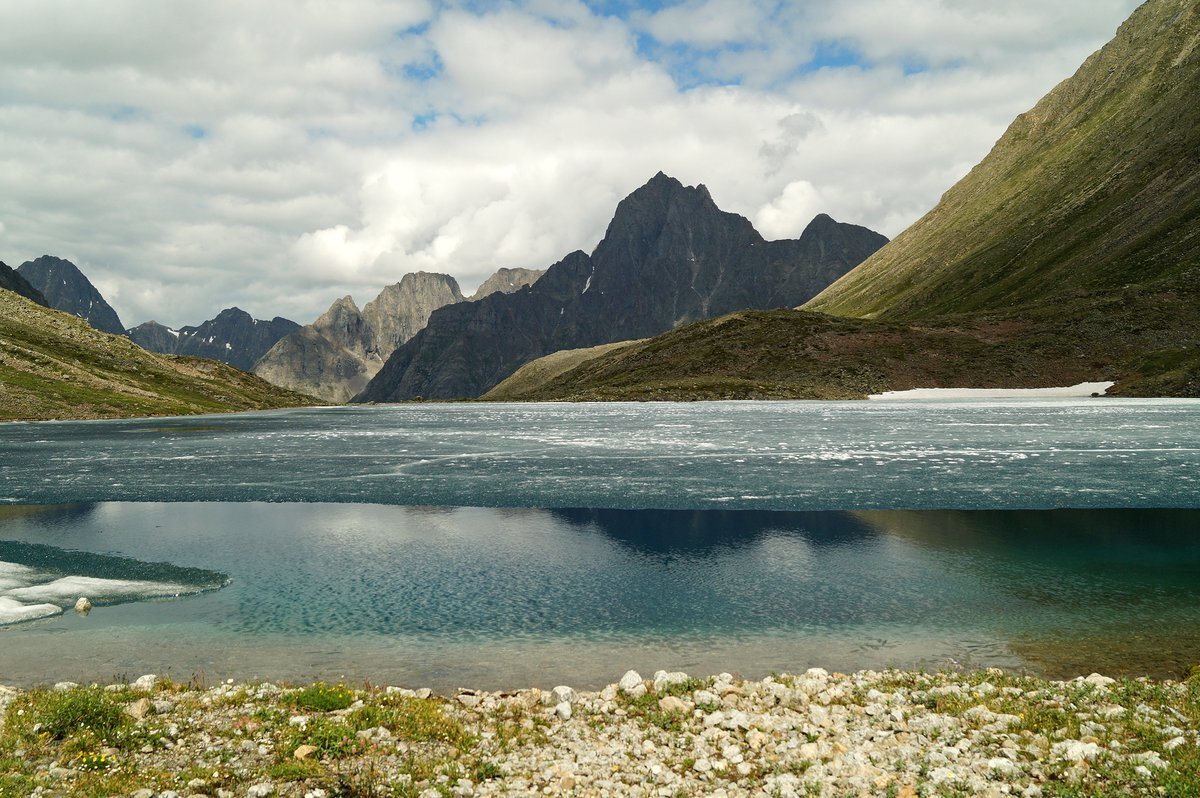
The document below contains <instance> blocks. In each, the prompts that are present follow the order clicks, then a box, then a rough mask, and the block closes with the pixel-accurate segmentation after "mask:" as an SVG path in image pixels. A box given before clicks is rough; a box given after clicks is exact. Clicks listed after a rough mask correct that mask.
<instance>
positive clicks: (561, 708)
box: [554, 701, 571, 720]
mask: <svg viewBox="0 0 1200 798" xmlns="http://www.w3.org/2000/svg"><path fill="white" fill-rule="evenodd" d="M554 714H555V715H558V717H560V718H562V719H563V720H570V719H571V704H570V702H567V701H563V702H562V703H560V704H559V705H558V706H556V707H555V708H554Z"/></svg>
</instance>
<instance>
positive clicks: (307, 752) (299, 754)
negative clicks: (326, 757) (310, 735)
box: [292, 745, 317, 760]
mask: <svg viewBox="0 0 1200 798" xmlns="http://www.w3.org/2000/svg"><path fill="white" fill-rule="evenodd" d="M316 752H317V747H316V746H315V745H301V746H298V747H297V748H296V750H295V751H293V752H292V756H293V757H295V758H296V759H300V760H304V759H308V758H309V757H310V756H312V755H313V754H315V753H316Z"/></svg>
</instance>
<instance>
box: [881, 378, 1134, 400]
mask: <svg viewBox="0 0 1200 798" xmlns="http://www.w3.org/2000/svg"><path fill="white" fill-rule="evenodd" d="M1114 385H1116V383H1115V382H1081V383H1079V384H1078V385H1070V386H1066V387H1062V388H913V389H912V390H908V391H885V392H884V393H873V394H871V395H870V396H868V397H867V398H868V399H877V400H889V399H1046V398H1057V399H1075V398H1081V397H1089V396H1091V395H1092V394H1094V393H1095V394H1100V395H1101V396H1103V395H1104V393H1105V392H1106V391H1108V389H1109V388H1111V387H1113V386H1114Z"/></svg>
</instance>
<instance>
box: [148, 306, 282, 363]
mask: <svg viewBox="0 0 1200 798" xmlns="http://www.w3.org/2000/svg"><path fill="white" fill-rule="evenodd" d="M299 329H300V325H299V324H297V323H296V322H294V321H291V320H290V319H285V318H283V317H281V316H276V317H275V318H273V319H271V320H270V321H264V320H262V319H256V318H253V317H252V316H251V315H250V314H249V313H247V312H246V311H244V310H242V309H240V308H227V309H225V310H222V311H221V312H220V313H218V314H217V317H216V318H215V319H209V320H208V321H206V322H204V323H203V324H200V325H198V326H196V327H190V326H189V327H181V328H180V329H179V330H172V329H170V328H169V327H163V326H162V325H161V324H158V323H157V322H146V323H145V324H139V325H138V326H137V327H134V328H133V329H131V330H130V331H129V334H130V337H131V338H133V340H134V342H135V343H137V344H138V346H141V347H142V348H143V349H148V350H150V351H152V352H161V353H163V354H167V355H189V356H191V357H206V358H209V359H210V360H219V361H221V362H222V363H228V364H229V365H231V366H234V367H235V368H239V369H241V370H242V371H250V370H251V369H253V368H254V364H255V363H256V362H257V361H258V359H259V358H260V357H262V356H263V355H264V354H266V352H267V350H269V349H270V348H271V347H272V346H274V345H275V343H276V342H277V341H278V340H279V339H280V338H283V337H284V336H285V335H290V334H292V333H294V332H296V331H297V330H299ZM135 332H136V335H135Z"/></svg>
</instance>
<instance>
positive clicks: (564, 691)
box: [550, 684, 579, 706]
mask: <svg viewBox="0 0 1200 798" xmlns="http://www.w3.org/2000/svg"><path fill="white" fill-rule="evenodd" d="M550 696H551V703H552V704H555V705H556V706H557V705H558V704H564V703H566V704H574V703H575V702H576V701H578V700H579V694H578V693H576V692H575V691H574V690H572V689H571V688H570V687H567V686H566V685H564V684H560V685H559V686H558V687H555V688H554V689H553V690H551V691H550Z"/></svg>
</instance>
